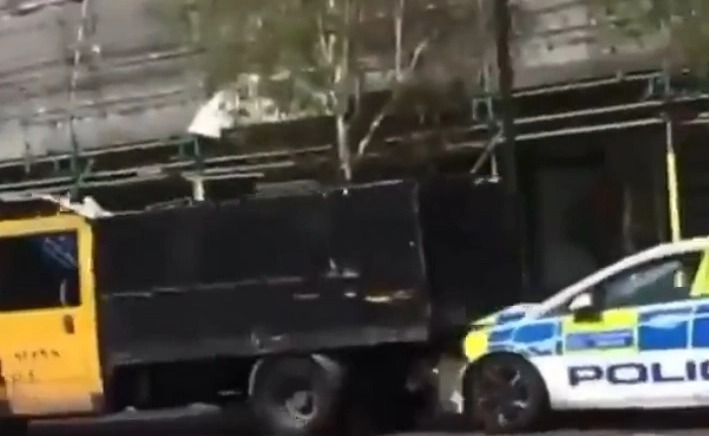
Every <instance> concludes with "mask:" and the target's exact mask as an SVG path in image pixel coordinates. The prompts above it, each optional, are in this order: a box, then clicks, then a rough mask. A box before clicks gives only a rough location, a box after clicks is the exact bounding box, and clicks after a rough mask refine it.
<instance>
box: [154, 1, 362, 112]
mask: <svg viewBox="0 0 709 436" xmlns="http://www.w3.org/2000/svg"><path fill="white" fill-rule="evenodd" d="M350 3H351V0H238V1H235V0H163V2H162V4H161V5H160V9H159V10H160V13H161V14H162V16H163V18H164V19H165V20H166V21H168V22H169V24H170V26H172V27H173V28H174V29H175V30H176V31H177V32H179V33H180V35H181V36H183V37H185V36H187V37H188V38H189V42H190V43H192V44H194V45H196V46H198V47H199V48H200V49H201V50H202V51H203V56H202V58H201V66H202V67H203V69H204V70H205V72H206V73H207V74H208V77H209V79H210V85H211V86H210V88H212V89H213V90H216V89H218V88H221V87H224V86H231V85H234V84H239V83H243V82H249V83H252V84H253V82H254V80H247V79H254V78H256V81H257V82H258V87H259V89H258V90H257V92H258V93H259V94H265V95H268V96H269V97H271V98H274V100H275V101H276V102H277V104H279V105H280V109H281V110H282V111H283V112H286V113H296V112H297V113H309V114H322V113H332V112H333V111H334V110H335V109H336V108H337V101H336V100H337V99H336V96H335V95H334V93H333V92H332V91H333V89H335V88H336V87H337V86H339V85H340V83H339V82H341V81H342V73H341V72H340V71H339V70H340V69H341V68H342V59H343V56H346V53H345V52H346V51H347V50H348V46H347V41H348V39H349V37H350V35H351V34H352V32H353V26H352V25H351V22H352V18H353V15H354V14H353V12H354V11H353V10H351V9H350V8H349V7H350Z"/></svg>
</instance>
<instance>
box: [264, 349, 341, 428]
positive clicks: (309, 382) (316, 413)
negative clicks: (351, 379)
mask: <svg viewBox="0 0 709 436" xmlns="http://www.w3.org/2000/svg"><path fill="white" fill-rule="evenodd" d="M340 388H341V380H338V377H336V376H335V375H334V374H330V373H329V372H328V371H327V369H326V368H324V367H323V366H322V365H320V364H318V363H317V362H315V361H314V360H312V359H310V358H306V357H303V358H298V357H292V358H283V359H277V360H274V361H269V362H266V363H264V365H263V366H262V367H261V368H260V369H259V371H258V373H257V376H256V380H255V381H254V388H253V391H252V394H251V405H252V407H253V409H254V412H255V414H256V416H257V417H258V418H259V420H260V421H261V422H262V423H263V424H264V425H265V426H266V427H268V430H271V431H273V432H274V433H276V434H289V435H308V434H317V433H321V432H324V431H326V430H330V429H332V427H333V426H334V425H335V424H336V420H337V417H338V416H337V415H338V409H339V408H338V406H339V403H340V393H341V389H340Z"/></svg>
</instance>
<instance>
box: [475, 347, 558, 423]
mask: <svg viewBox="0 0 709 436" xmlns="http://www.w3.org/2000/svg"><path fill="white" fill-rule="evenodd" d="M471 370H472V371H473V372H472V374H471V375H470V376H468V377H465V381H466V384H467V386H465V387H464V389H465V393H466V395H465V397H466V398H465V409H466V410H465V412H466V416H467V417H468V420H469V422H472V423H473V424H475V425H476V426H478V427H482V428H483V430H484V431H485V433H486V434H500V433H505V434H506V433H518V432H524V431H530V430H532V429H533V428H534V427H535V426H537V425H538V424H539V423H540V421H541V420H542V418H543V417H545V416H546V414H547V411H548V407H549V401H548V395H547V389H546V385H545V384H544V380H543V379H542V378H541V376H540V375H539V373H538V372H537V370H536V368H534V367H533V366H532V365H531V364H530V363H529V362H527V361H526V360H524V359H523V358H522V357H519V356H515V355H512V354H500V355H491V356H489V357H487V358H484V359H483V360H481V361H480V362H479V363H478V364H477V365H475V367H473V368H471Z"/></svg>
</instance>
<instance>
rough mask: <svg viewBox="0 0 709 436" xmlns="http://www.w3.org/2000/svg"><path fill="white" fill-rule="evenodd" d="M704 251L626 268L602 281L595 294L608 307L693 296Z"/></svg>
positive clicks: (639, 304)
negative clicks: (695, 280) (693, 287)
mask: <svg viewBox="0 0 709 436" xmlns="http://www.w3.org/2000/svg"><path fill="white" fill-rule="evenodd" d="M701 254H702V253H699V252H691V253H684V254H681V255H677V256H670V257H666V258H663V259H659V260H656V261H652V262H648V263H645V264H643V265H640V266H637V267H635V268H632V269H629V270H626V271H623V272H621V273H619V274H617V275H615V276H612V277H610V278H608V279H606V280H605V281H603V282H601V283H599V284H598V285H597V286H596V288H595V289H594V293H595V294H596V295H595V297H600V298H601V299H602V301H603V307H604V309H613V308H620V307H628V306H643V305H648V304H660V303H669V302H672V301H681V300H686V299H689V298H690V296H691V291H692V285H693V283H694V278H695V276H696V274H697V271H698V269H699V264H700V260H701Z"/></svg>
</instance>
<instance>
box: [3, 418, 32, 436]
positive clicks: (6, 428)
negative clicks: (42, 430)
mask: <svg viewBox="0 0 709 436" xmlns="http://www.w3.org/2000/svg"><path fill="white" fill-rule="evenodd" d="M28 433H29V421H28V420H27V419H23V418H0V434H2V435H3V436H5V435H7V436H26V435H27V434H28Z"/></svg>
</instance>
